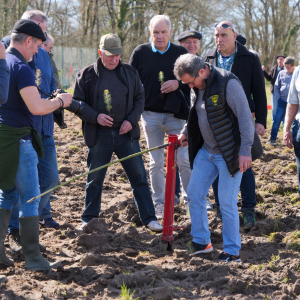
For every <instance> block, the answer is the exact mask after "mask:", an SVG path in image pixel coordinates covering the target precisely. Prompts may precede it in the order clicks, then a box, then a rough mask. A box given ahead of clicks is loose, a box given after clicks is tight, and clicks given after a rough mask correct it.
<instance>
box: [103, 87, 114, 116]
mask: <svg viewBox="0 0 300 300" xmlns="http://www.w3.org/2000/svg"><path fill="white" fill-rule="evenodd" d="M103 94H104V102H105V104H106V109H107V111H108V113H109V114H110V110H111V109H112V106H111V95H110V92H109V90H104V93H103Z"/></svg>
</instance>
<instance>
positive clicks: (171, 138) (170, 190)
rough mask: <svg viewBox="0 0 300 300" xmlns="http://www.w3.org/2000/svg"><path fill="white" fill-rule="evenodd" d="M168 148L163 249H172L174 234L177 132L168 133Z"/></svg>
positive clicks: (162, 237)
mask: <svg viewBox="0 0 300 300" xmlns="http://www.w3.org/2000/svg"><path fill="white" fill-rule="evenodd" d="M168 143H171V145H170V146H168V150H167V172H166V187H165V209H164V225H163V233H162V235H161V237H160V238H161V241H162V250H168V251H171V250H172V243H173V240H174V236H173V218H174V198H175V181H176V166H177V145H178V144H179V141H178V135H177V134H169V135H168Z"/></svg>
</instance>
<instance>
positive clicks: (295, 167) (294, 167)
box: [287, 163, 297, 171]
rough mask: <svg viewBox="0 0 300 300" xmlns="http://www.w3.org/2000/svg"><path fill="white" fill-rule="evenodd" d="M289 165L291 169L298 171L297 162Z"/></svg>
mask: <svg viewBox="0 0 300 300" xmlns="http://www.w3.org/2000/svg"><path fill="white" fill-rule="evenodd" d="M287 167H288V169H290V170H293V171H297V164H295V163H293V164H289V165H288V166H287Z"/></svg>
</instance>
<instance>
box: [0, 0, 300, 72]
mask: <svg viewBox="0 0 300 300" xmlns="http://www.w3.org/2000/svg"><path fill="white" fill-rule="evenodd" d="M299 5H300V0H293V1H289V0H227V1H221V0H211V1H206V0H151V1H149V0H134V1H133V0H64V1H62V0H10V1H9V0H0V9H1V18H0V32H1V36H2V37H3V36H5V35H7V34H9V33H10V32H11V29H12V27H13V24H14V23H15V22H16V21H17V20H18V19H19V18H20V17H21V15H22V14H23V12H24V11H25V10H26V9H40V10H42V11H44V12H46V13H47V14H48V16H49V20H50V21H49V24H48V31H49V32H50V33H51V34H52V35H53V36H54V38H55V46H66V47H67V46H68V47H92V48H98V45H99V40H100V37H101V35H103V34H105V33H108V32H114V33H117V34H118V36H119V37H120V38H121V40H122V43H123V47H124V53H125V54H124V57H123V60H124V61H125V62H126V61H128V59H129V57H130V53H131V51H132V50H133V49H134V48H135V47H136V46H137V45H139V44H141V43H145V42H148V41H149V28H148V24H149V20H150V19H151V17H152V16H153V15H155V14H168V15H169V16H170V17H171V21H172V30H173V31H172V41H176V37H177V36H178V35H179V34H180V33H181V32H182V31H184V30H186V29H195V30H198V31H200V32H201V33H202V35H203V39H202V42H201V47H200V50H199V54H200V55H201V54H204V53H205V52H207V51H208V50H209V49H211V48H212V47H213V46H214V40H213V33H214V31H213V25H214V23H215V22H218V21H221V20H224V19H227V20H229V21H232V22H233V23H234V24H235V25H236V28H237V31H238V32H239V33H241V34H242V35H244V36H245V37H246V38H247V44H246V46H247V47H248V48H249V49H253V50H255V51H257V52H258V53H259V54H260V59H261V62H262V64H265V65H266V66H268V67H270V66H271V65H272V64H273V63H274V62H275V60H276V56H277V54H279V53H283V54H285V55H292V56H295V58H296V59H297V58H298V56H299V55H298V53H299V48H300V46H299V43H298V41H299V35H298V33H299V27H300V6H299Z"/></svg>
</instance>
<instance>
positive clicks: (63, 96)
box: [57, 93, 73, 107]
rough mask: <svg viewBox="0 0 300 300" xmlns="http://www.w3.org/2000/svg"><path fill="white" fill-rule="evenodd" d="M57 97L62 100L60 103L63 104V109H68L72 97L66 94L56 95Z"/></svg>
mask: <svg viewBox="0 0 300 300" xmlns="http://www.w3.org/2000/svg"><path fill="white" fill-rule="evenodd" d="M57 97H59V98H60V99H62V101H63V102H64V107H69V106H70V105H71V103H72V98H73V96H72V95H71V94H68V93H64V94H58V95H57Z"/></svg>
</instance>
